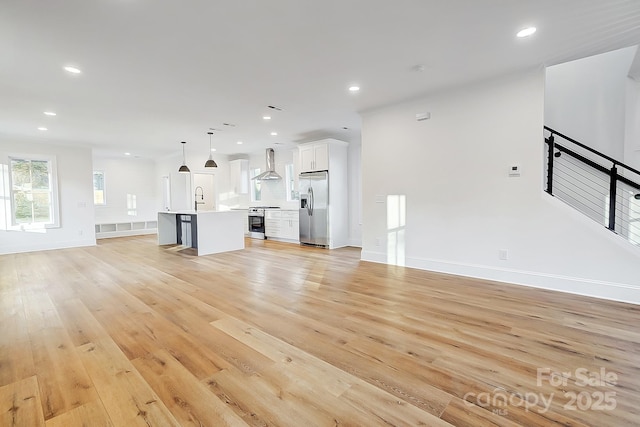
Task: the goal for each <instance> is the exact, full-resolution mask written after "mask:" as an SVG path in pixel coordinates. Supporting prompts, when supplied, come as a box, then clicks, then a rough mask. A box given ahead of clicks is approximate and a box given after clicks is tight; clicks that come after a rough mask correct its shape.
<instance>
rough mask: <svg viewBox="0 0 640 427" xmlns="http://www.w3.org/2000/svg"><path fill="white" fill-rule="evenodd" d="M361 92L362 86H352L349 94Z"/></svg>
mask: <svg viewBox="0 0 640 427" xmlns="http://www.w3.org/2000/svg"><path fill="white" fill-rule="evenodd" d="M359 90H360V86H350V87H349V92H358V91H359Z"/></svg>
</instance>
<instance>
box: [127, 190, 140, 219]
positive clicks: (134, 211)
mask: <svg viewBox="0 0 640 427" xmlns="http://www.w3.org/2000/svg"><path fill="white" fill-rule="evenodd" d="M127 215H129V216H137V215H138V206H137V201H136V195H135V194H127Z"/></svg>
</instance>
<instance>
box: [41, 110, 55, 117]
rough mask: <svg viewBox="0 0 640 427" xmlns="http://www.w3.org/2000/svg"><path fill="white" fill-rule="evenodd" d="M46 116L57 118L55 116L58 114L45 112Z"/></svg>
mask: <svg viewBox="0 0 640 427" xmlns="http://www.w3.org/2000/svg"><path fill="white" fill-rule="evenodd" d="M44 115H45V116H55V115H56V113H54V112H53V111H45V112H44Z"/></svg>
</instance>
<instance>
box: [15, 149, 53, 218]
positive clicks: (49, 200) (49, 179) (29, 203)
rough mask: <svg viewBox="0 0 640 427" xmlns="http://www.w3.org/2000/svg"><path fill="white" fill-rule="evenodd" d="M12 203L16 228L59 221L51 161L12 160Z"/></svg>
mask: <svg viewBox="0 0 640 427" xmlns="http://www.w3.org/2000/svg"><path fill="white" fill-rule="evenodd" d="M10 168H11V201H12V210H13V222H14V224H15V225H25V224H42V225H52V224H54V223H55V222H56V215H55V206H56V200H55V198H56V194H55V186H54V182H53V177H54V174H53V164H52V161H51V160H42V159H28V158H10Z"/></svg>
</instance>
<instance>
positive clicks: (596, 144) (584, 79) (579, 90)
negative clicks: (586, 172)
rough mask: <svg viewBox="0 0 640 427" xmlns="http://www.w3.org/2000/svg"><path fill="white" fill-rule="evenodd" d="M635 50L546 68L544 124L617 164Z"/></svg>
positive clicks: (622, 140) (621, 154) (631, 49)
mask: <svg viewBox="0 0 640 427" xmlns="http://www.w3.org/2000/svg"><path fill="white" fill-rule="evenodd" d="M636 50H637V48H636V47H630V48H625V49H620V50H617V51H613V52H608V53H605V54H601V55H596V56H592V57H589V58H584V59H579V60H577V61H572V62H567V63H565V64H560V65H555V66H553V67H549V68H548V69H547V79H546V91H545V110H544V121H545V124H546V125H547V126H549V127H551V128H552V129H555V130H556V131H558V132H560V133H563V134H565V135H567V136H569V137H571V138H573V139H576V140H578V141H580V142H582V143H583V144H586V145H588V146H590V147H592V148H595V149H596V150H598V151H600V152H602V153H604V154H607V155H609V156H611V157H613V158H615V159H622V158H623V156H624V141H625V108H626V107H625V106H626V92H627V86H626V85H627V75H628V73H629V68H630V66H631V63H632V62H633V58H634V56H635V53H636Z"/></svg>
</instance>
